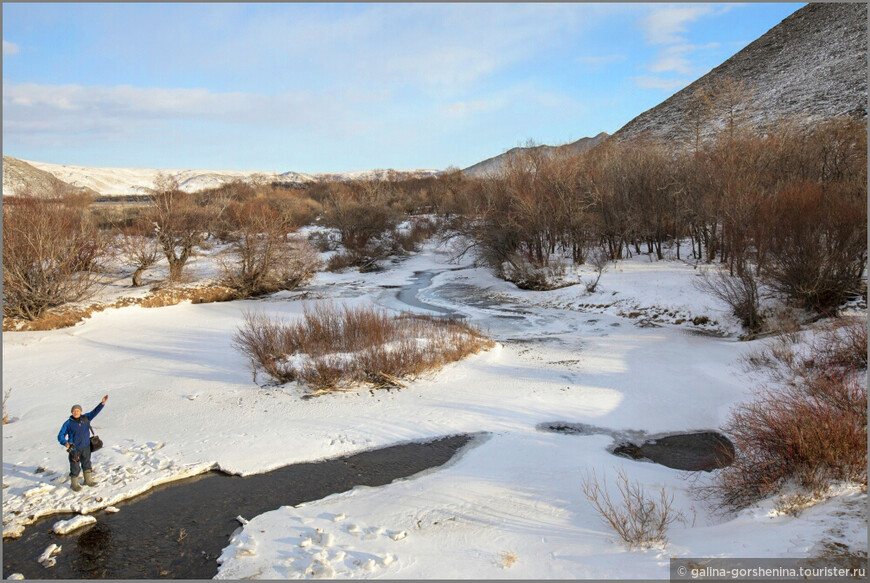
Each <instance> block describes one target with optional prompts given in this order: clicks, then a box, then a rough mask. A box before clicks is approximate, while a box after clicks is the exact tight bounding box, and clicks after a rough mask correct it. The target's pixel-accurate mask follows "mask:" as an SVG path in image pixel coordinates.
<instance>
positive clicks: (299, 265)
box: [222, 199, 320, 297]
mask: <svg viewBox="0 0 870 583" xmlns="http://www.w3.org/2000/svg"><path fill="white" fill-rule="evenodd" d="M225 215H226V217H225V221H226V228H227V231H228V233H229V234H228V235H226V236H227V238H229V239H230V240H231V243H230V254H231V256H232V260H231V261H225V262H224V263H223V265H222V279H223V282H224V284H225V285H227V286H229V287H231V288H233V289H235V290H237V291H238V292H239V296H240V297H249V296H257V295H262V294H267V293H272V292H275V291H278V290H292V289H295V288H297V287H299V286H300V285H302V284H304V283H306V282H307V281H309V280H310V279H311V278H312V277H313V276H314V273H315V271H316V270H317V268H318V267H319V266H320V259H319V258H318V256H317V252H316V251H314V249H312V248H311V246H310V244H309V243H308V241H306V240H304V239H302V238H299V237H291V235H290V233H291V227H292V225H291V223H290V221H289V220H288V218H287V217H286V216H284V215H282V214H281V213H280V212H279V211H278V210H276V209H274V208H271V207H270V206H269V204H268V203H267V202H266V201H265V200H263V199H252V200H249V201H246V202H244V203H238V202H235V201H233V202H232V203H230V205H229V206H228V207H227V209H226V213H225Z"/></svg>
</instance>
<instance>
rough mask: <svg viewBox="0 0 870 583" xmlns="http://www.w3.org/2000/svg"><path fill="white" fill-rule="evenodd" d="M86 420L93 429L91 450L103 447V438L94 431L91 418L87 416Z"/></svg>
mask: <svg viewBox="0 0 870 583" xmlns="http://www.w3.org/2000/svg"><path fill="white" fill-rule="evenodd" d="M82 417H84V415H82ZM85 422H86V423H87V424H88V429H90V430H91V433H93V436H92V437H91V451H97V450H98V449H100V448H101V447H103V440H102V439H100V438H99V436H98V435H97V434H96V432H95V431H94V428H93V427H91V420H90V419H88V418H87V417H85Z"/></svg>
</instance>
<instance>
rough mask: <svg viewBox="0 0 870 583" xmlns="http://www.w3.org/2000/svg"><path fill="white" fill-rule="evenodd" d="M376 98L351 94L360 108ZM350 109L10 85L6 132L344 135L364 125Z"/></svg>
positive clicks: (303, 97)
mask: <svg viewBox="0 0 870 583" xmlns="http://www.w3.org/2000/svg"><path fill="white" fill-rule="evenodd" d="M366 98H369V99H372V100H377V99H378V96H365V95H357V96H356V99H357V101H358V102H360V101H361V100H364V99H366ZM361 119H363V116H361V115H356V114H355V112H354V111H353V106H352V105H350V104H348V103H347V102H344V103H339V102H338V101H337V100H336V99H335V98H333V97H331V96H330V95H328V94H314V93H303V92H283V93H278V94H275V95H266V94H258V93H245V92H224V93H220V92H214V91H211V90H208V89H178V88H160V87H144V88H143V87H133V86H130V85H117V86H112V87H99V86H81V85H47V84H36V83H19V84H16V83H13V84H9V85H7V86H5V87H4V92H3V122H4V133H10V134H16V133H26V132H32V133H44V134H58V135H75V134H82V133H84V134H88V135H90V136H92V137H93V136H102V135H108V134H111V133H113V132H115V131H117V130H118V128H128V129H129V128H132V127H144V126H161V127H163V125H165V124H167V123H172V122H178V121H197V120H208V121H217V122H224V123H233V124H251V125H255V126H263V127H288V126H289V127H293V128H304V129H308V130H310V131H317V132H320V133H326V134H328V133H330V132H332V133H334V134H335V135H336V136H337V137H346V136H347V135H349V134H353V133H355V132H357V131H360V130H361V129H363V128H364V127H365V123H363V122H361V121H360V120H361Z"/></svg>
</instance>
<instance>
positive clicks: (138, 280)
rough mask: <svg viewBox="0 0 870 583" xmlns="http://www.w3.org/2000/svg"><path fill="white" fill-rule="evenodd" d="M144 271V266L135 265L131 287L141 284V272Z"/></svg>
mask: <svg viewBox="0 0 870 583" xmlns="http://www.w3.org/2000/svg"><path fill="white" fill-rule="evenodd" d="M143 273H145V268H144V267H137V268H136V271H134V272H133V287H139V286H140V285H142V274H143Z"/></svg>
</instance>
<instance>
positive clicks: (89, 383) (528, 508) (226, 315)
mask: <svg viewBox="0 0 870 583" xmlns="http://www.w3.org/2000/svg"><path fill="white" fill-rule="evenodd" d="M386 267H387V269H386V270H385V271H383V272H380V273H368V274H360V273H357V272H354V271H349V272H346V273H340V274H332V273H322V274H318V276H317V278H316V280H315V281H314V282H313V284H312V285H311V286H309V288H308V290H307V292H308V293H307V300H306V301H335V302H344V303H349V304H352V305H367V304H376V305H380V306H383V307H386V308H388V309H396V310H399V309H409V307H408V306H407V305H405V304H402V303H401V302H399V301H398V300H397V299H396V291H397V290H396V289H395V287H394V286H400V285H407V284H408V283H410V282H411V281H413V279H414V274H415V273H416V272H434V273H437V275H435V277H434V278H433V279H432V284H431V285H430V286H429V287H427V288H425V289H423V290H422V291H421V292H420V298H421V299H422V300H423V301H425V302H430V303H432V304H437V305H439V306H443V307H447V308H451V309H453V310H456V311H458V312H461V313H463V314H465V315H466V316H467V317H468V318H469V319H470V321H472V322H474V323H476V324H479V325H481V326H483V327H484V328H486V329H488V330H489V331H490V334H491V336H492V337H493V338H494V339H495V340H496V341H497V342H498V344H497V346H496V348H494V349H492V350H490V351H488V352H485V353H481V354H479V355H476V356H473V357H470V358H468V359H466V360H464V361H461V362H459V363H455V364H452V365H450V366H448V367H446V368H445V369H443V370H442V371H440V372H439V373H436V374H432V375H430V376H428V377H426V378H422V379H418V380H416V381H414V382H412V383H410V386H409V388H407V389H403V390H400V391H389V392H386V391H381V392H375V393H374V396H372V395H371V394H370V393H369V391H367V390H361V391H359V392H349V393H344V392H342V393H335V394H328V395H322V396H319V397H316V398H313V399H306V400H302V399H300V395H301V393H300V391H299V390H298V389H297V388H296V387H294V386H293V385H285V386H282V387H274V386H267V385H266V382H267V379H266V378H264V377H263V375H262V374H260V375H257V377H256V380H255V378H254V375H253V374H252V372H251V370H250V366H249V363H248V362H246V360H245V358H244V357H243V356H242V355H241V354H239V353H238V352H237V351H235V350H234V349H233V348H232V345H231V339H232V336H233V333H234V332H235V331H236V330H237V328H238V327H239V326H240V324H241V322H242V315H243V313H244V311H246V310H261V311H263V312H265V313H268V314H270V315H278V316H284V317H287V318H293V317H297V316H298V315H299V314H300V313H301V312H302V308H303V302H302V301H300V300H299V299H297V298H298V296H299V294H298V293H282V294H276V295H274V296H271V297H269V298H266V299H260V300H246V301H236V302H226V303H212V304H191V303H184V304H179V305H176V306H169V307H164V308H142V307H127V308H120V309H109V310H106V311H103V312H98V313H95V314H94V315H93V316H92V317H91V318H90V319H88V320H87V321H85V322H83V323H81V324H79V325H77V326H75V327H73V328H68V329H63V330H55V331H49V332H14V333H6V334H4V337H3V356H4V359H3V385H4V390H6V389H12V393H11V396H10V398H9V401H8V403H7V408H8V410H9V414H10V415H11V416H12V418H13V419H14V420H13V422H12V423H9V424H8V425H5V426H4V427H3V438H4V439H3V454H4V455H3V460H4V461H3V487H4V490H3V494H4V496H3V499H4V502H3V522H4V532H12V531H14V530H15V529H16V528H21V527H22V525H25V524H27V523H28V522H30V521H32V518H31V517H38V516H40V515H44V514H47V513H52V512H58V511H62V510H72V511H76V512H81V513H88V512H93V511H94V510H96V509H98V508H104V507H107V506H110V505H112V504H114V503H115V502H117V501H119V500H121V499H124V498H126V497H129V496H131V495H134V494H136V493H139V492H142V491H145V490H147V489H148V488H150V487H152V486H153V485H155V484H157V483H161V482H165V481H168V480H173V479H177V478H179V477H182V476H187V475H191V474H194V473H198V472H202V471H205V470H207V469H208V468H211V467H215V466H217V467H220V468H221V469H223V470H225V471H228V472H234V473H239V474H252V473H258V472H263V471H266V470H269V469H272V468H276V467H280V466H283V465H286V464H290V463H295V462H302V461H312V460H317V459H323V458H328V457H333V456H338V455H343V454H348V453H352V452H357V451H360V450H364V449H370V448H375V447H380V446H385V445H390V444H394V443H397V442H403V441H408V440H416V439H425V438H430V437H438V436H443V435H447V434H455V433H483V434H484V435H483V436H481V437H478V438H476V439H475V440H474V441H473V442H472V444H470V445H469V446H467V447H466V448H465V449H464V450H463V451H462V452H461V453H460V455H458V456H457V458H455V459H454V460H452V461H451V462H450V463H449V464H448V465H446V466H444V467H441V468H436V469H433V470H430V471H428V472H426V473H424V474H423V475H418V476H414V477H411V478H409V479H406V480H400V481H397V482H394V483H393V484H390V485H387V486H383V487H378V488H367V487H359V488H356V489H354V490H352V491H350V492H347V493H344V494H337V495H333V496H330V497H328V498H325V499H323V500H319V501H316V502H311V503H307V504H303V505H301V506H299V507H295V508H293V507H282V508H276V509H275V510H274V511H272V512H268V513H266V514H263V515H260V516H258V517H245V518H247V519H249V520H250V522H248V523H247V524H246V525H245V526H244V528H243V530H242V531H241V532H239V533H238V534H237V535H236V536H234V537H233V539H232V540H231V541H228V546H227V548H226V549H225V550H224V553H223V555H222V556H221V558H220V562H221V567H220V571H219V575H218V576H219V577H222V578H244V577H262V578H295V577H304V576H308V575H319V576H336V577H354V578H356V577H384V578H393V579H394V578H420V577H426V578H499V577H506V578H584V577H594V578H631V577H645V578H648V577H653V578H667V577H668V560H669V558H670V557H672V556H678V557H679V556H737V557H740V556H743V557H745V556H758V557H765V556H769V557H802V556H808V555H810V554H814V553H817V552H820V551H819V549H820V546H819V545H820V541H822V540H823V539H825V540H832V541H837V542H842V543H844V544H846V545H848V546H850V547H851V548H856V549H862V548H863V549H866V546H867V534H866V518H865V514H864V510H863V509H864V506H865V505H866V494H864V493H861V492H860V491H859V490H857V489H856V488H854V487H851V486H848V485H845V486H842V487H840V489H839V490H837V491H835V492H833V493H832V497H831V498H829V499H828V500H827V501H826V502H823V503H821V504H819V505H816V506H815V507H813V508H810V509H808V510H806V511H804V512H803V513H802V514H800V515H799V516H797V517H793V516H788V515H781V514H780V513H779V512H777V511H776V510H775V504H776V501H775V500H769V501H766V502H765V503H763V504H761V505H758V506H755V507H752V508H750V509H747V510H745V511H743V512H741V513H739V514H737V515H722V514H717V513H714V512H713V511H712V510H711V509H710V508H708V507H707V506H706V505H705V504H704V503H702V502H700V501H698V500H697V499H695V498H693V496H692V494H691V492H690V487H691V481H689V480H686V474H685V473H683V472H679V471H676V470H672V469H668V468H666V467H663V466H659V465H656V464H652V463H648V462H642V461H633V460H629V459H625V458H620V457H615V456H613V455H611V454H609V453H608V452H607V451H606V447H607V446H608V445H609V444H610V443H611V439H610V438H609V437H606V436H602V435H591V436H578V435H562V434H555V433H546V432H542V431H539V430H537V429H536V426H537V425H538V424H540V423H545V422H553V421H566V422H577V423H589V424H593V425H596V426H599V427H606V428H610V429H614V430H640V431H645V432H647V433H659V432H668V431H684V430H695V429H715V428H717V427H719V426H720V425H721V424H722V422H723V421H724V420H725V419H726V417H727V414H728V411H729V409H730V408H731V407H732V406H733V405H734V404H735V403H737V402H740V401H743V400H747V399H750V398H752V392H751V388H752V386H753V384H754V379H753V378H751V377H750V376H748V375H747V374H745V373H744V372H743V369H742V367H741V365H740V364H739V362H738V358H739V356H740V355H741V354H742V353H744V352H745V351H747V350H750V349H752V348H753V346H754V344H755V343H746V342H739V341H737V340H736V338H735V337H734V336H733V332H735V331H736V330H737V326H736V325H735V323H734V322H732V321H731V320H730V319H729V317H728V316H727V315H726V313H725V309H724V306H722V305H719V304H717V303H716V302H715V300H713V299H712V298H709V297H707V296H704V295H703V294H702V293H701V292H699V291H697V290H696V289H695V288H694V287H693V286H692V285H691V281H693V280H694V278H696V277H697V273H698V272H697V270H695V269H694V268H693V266H692V265H690V264H687V263H683V262H677V261H663V262H651V261H650V260H649V258H648V257H646V256H640V257H635V258H633V259H631V260H627V261H623V262H620V263H619V264H618V265H616V266H611V267H610V268H609V270H608V271H607V272H605V273H604V275H603V277H602V279H601V282H600V284H599V288H598V290H597V291H596V292H595V294H592V295H589V294H587V293H586V291H585V287H584V286H583V285H576V286H572V287H568V288H563V289H560V290H555V291H551V292H524V291H520V290H518V289H517V288H516V287H515V286H513V285H512V284H509V283H506V282H503V281H500V280H498V279H496V278H494V277H493V276H492V275H491V274H489V273H488V272H487V271H486V270H484V269H481V268H475V267H473V266H472V265H471V264H470V263H469V260H468V259H466V260H465V261H464V263H461V264H451V263H449V262H448V253H447V252H446V251H445V250H444V249H442V248H440V247H437V246H436V245H434V244H429V245H428V246H427V247H425V249H424V250H423V251H422V252H420V253H417V254H414V255H413V256H411V257H410V258H408V259H406V260H404V261H402V262H399V263H394V264H387V265H386ZM191 268H192V270H193V271H194V272H197V273H208V272H209V270H210V269H211V267H210V264H209V263H208V260H207V259H206V258H200V259H198V260H197V261H196V262H195V263H194V264H193V265H192V266H191ZM157 269H162V268H161V267H158V268H157ZM591 277H592V273H591V269H587V270H585V271H583V270H581V273H580V279H582V280H587V279H589V278H591ZM146 279H148V274H146ZM119 285H120V284H119ZM388 286H393V287H388ZM108 293H111V294H117V293H118V289H114V290H110V292H108ZM702 317H707V319H708V320H709V323H707V324H697V325H696V324H693V321H698V322H702V321H703V320H702V319H699V318H702ZM678 321H680V323H678V324H677V323H676V322H678ZM695 329H700V330H701V331H702V332H704V331H707V332H709V331H716V332H719V333H729V332H730V333H732V335H730V336H725V337H716V336H714V335H710V334H708V333H707V334H699V333H697V330H695ZM693 330H694V331H693ZM257 383H261V385H263V386H261V385H258V384H257ZM106 393H108V394H109V401H108V403H107V405H106V407H105V409H104V410H103V411H102V412H101V413H100V415H99V416H98V417H96V418H95V419H94V423H93V425H94V428H95V429H96V431H97V432H98V433H99V435H100V437H101V438H102V439H103V441H104V443H106V447H105V448H104V449H103V450H101V451H99V452H97V453H95V454H94V462H95V473H96V479H97V481H98V482H99V484H98V486H97V487H95V488H85V489H84V490H83V491H82V492H80V493H73V492H71V491H70V489H69V481H68V477H67V475H66V474H67V471H68V465H67V462H66V455H65V454H64V451H63V449H62V448H61V446H60V445H59V444H58V443H57V440H56V435H57V431H58V430H59V429H60V426H61V424H62V423H63V421H64V420H65V419H66V418H67V416H68V414H69V409H70V406H71V405H72V404H74V403H81V404H82V405H83V406H84V407H85V410H86V411H88V410H90V409H91V408H93V407H94V406H96V404H97V403H98V402H99V399H100V397H101V396H102V395H104V394H106ZM619 469H622V470H624V471H625V472H626V473H627V474H628V476H629V478H630V479H632V480H634V481H639V482H640V483H642V484H643V485H644V486H645V487H647V488H648V489H649V490H650V491H653V490H656V489H658V488H661V487H662V486H664V487H665V488H666V490H667V491H668V492H669V493H672V494H673V495H674V497H675V506H676V508H677V509H678V510H679V511H681V512H682V514H683V516H684V521H682V522H680V523H677V524H675V525H673V526H672V527H671V531H670V542H669V543H668V544H667V545H665V546H660V547H657V548H654V549H646V550H630V549H628V548H626V547H625V546H624V545H623V544H621V543H620V542H619V541H618V540H617V538H616V535H615V534H614V533H613V532H612V531H611V530H609V529H608V528H607V527H605V526H604V525H603V524H602V523H601V521H600V519H599V518H598V517H597V516H596V514H595V512H594V510H593V509H592V507H591V506H590V505H589V503H588V502H587V500H586V499H585V497H584V496H583V493H582V491H581V480H582V478H583V477H584V476H586V473H587V472H588V471H592V470H594V471H595V472H596V473H597V475H598V476H599V477H601V476H604V475H606V476H607V478H608V483H609V484H611V485H612V484H613V483H614V479H615V477H616V472H617V470H619ZM37 470H39V471H37ZM699 479H700V480H702V481H703V480H708V479H709V476H708V475H706V474H705V475H702V476H701V477H700V478H699ZM122 511H123V510H122ZM317 529H320V531H319V532H318V530H317Z"/></svg>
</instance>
